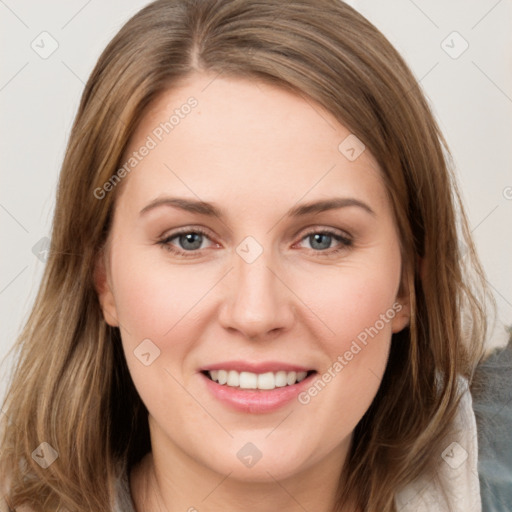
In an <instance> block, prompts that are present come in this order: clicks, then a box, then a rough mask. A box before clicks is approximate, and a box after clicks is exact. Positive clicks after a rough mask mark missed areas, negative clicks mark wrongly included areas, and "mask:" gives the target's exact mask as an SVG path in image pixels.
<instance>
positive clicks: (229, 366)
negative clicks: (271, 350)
mask: <svg viewBox="0 0 512 512" xmlns="http://www.w3.org/2000/svg"><path fill="white" fill-rule="evenodd" d="M212 370H235V371H237V372H251V373H266V372H278V371H280V370H282V371H285V372H308V371H312V370H313V368H308V367H306V366H301V365H297V364H290V363H282V362H279V361H262V362H259V363H256V362H249V361H224V362H222V363H215V364H209V365H207V366H203V367H202V368H200V369H199V371H201V372H204V371H212Z"/></svg>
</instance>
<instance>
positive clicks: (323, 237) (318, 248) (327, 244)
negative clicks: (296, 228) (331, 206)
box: [301, 229, 353, 256]
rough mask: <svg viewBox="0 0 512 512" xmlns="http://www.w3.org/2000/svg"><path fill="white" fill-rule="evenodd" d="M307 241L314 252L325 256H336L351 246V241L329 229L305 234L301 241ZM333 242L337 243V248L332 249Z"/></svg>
mask: <svg viewBox="0 0 512 512" xmlns="http://www.w3.org/2000/svg"><path fill="white" fill-rule="evenodd" d="M303 240H308V241H309V243H310V246H311V249H312V250H313V251H314V252H320V253H325V255H326V256H330V255H333V254H337V253H339V252H340V251H343V250H347V249H348V248H349V247H351V246H352V243H353V241H352V239H351V238H349V237H347V236H345V235H342V234H340V233H338V232H336V231H332V230H330V229H321V230H318V229H317V230H312V231H309V232H307V233H306V234H305V235H304V236H303V237H302V239H301V241H303ZM333 241H336V242H338V244H339V245H338V247H335V248H332V247H331V244H332V242H333Z"/></svg>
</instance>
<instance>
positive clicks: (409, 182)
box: [0, 0, 493, 512]
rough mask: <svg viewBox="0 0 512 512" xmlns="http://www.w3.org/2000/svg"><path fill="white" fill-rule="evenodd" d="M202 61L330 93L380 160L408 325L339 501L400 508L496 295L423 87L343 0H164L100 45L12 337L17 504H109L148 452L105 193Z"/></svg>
mask: <svg viewBox="0 0 512 512" xmlns="http://www.w3.org/2000/svg"><path fill="white" fill-rule="evenodd" d="M192 71H207V72H210V73H213V74H216V73H222V74H223V75H224V76H237V77H247V78H250V79H253V78H258V79H260V80H265V81H266V82H268V83H271V84H274V85H276V86H279V87H283V88H287V89H288V90H291V91H295V92H298V93H299V94H301V95H303V96H304V97H306V98H308V99H309V100H314V101H316V102H318V103H319V104H320V105H321V106H323V107H324V108H326V109H327V110H328V111H329V112H331V113H332V114H333V115H334V116H335V118H336V119H338V120H339V122H340V123H342V124H343V125H344V126H346V127H347V128H348V129H350V131H351V132H352V133H354V134H355V135H356V136H357V137H358V138H359V139H360V140H361V141H363V142H364V144H365V145H366V147H367V148H368V150H369V151H370V152H371V153H372V154H373V155H374V157H375V158H376V160H377V161H378V163H379V165H380V167H381V169H382V175H383V178H384V180H385V183H386V186H387V190H388V193H389V196H390V198H391V200H392V204H393V209H394V215H395V219H396V222H397V226H398V228H399V233H400V242H401V251H402V260H403V271H404V275H405V276H406V282H407V283H408V286H409V291H410V294H411V299H410V300H411V308H412V314H411V322H410V325H409V326H408V327H407V328H405V329H404V330H402V331H401V332H399V333H397V334H395V335H393V338H392V342H391V352H390V357H389V362H388V367H387V369H386V372H385V375H384V378H383V380H382V383H381V387H380V389H379V391H378V394H377V396H376V397H375V400H374V401H373V403H372V405H371V406H370V408H369V410H368V411H367V412H366V414H365V415H364V417H363V418H362V420H361V421H360V423H359V424H358V425H357V427H356V429H355V432H354V437H353V443H352V446H351V451H350V453H349V456H348V458H347V460H346V463H345V466H344V471H343V475H340V485H339V493H338V503H337V509H336V510H340V509H341V506H342V503H343V502H344V500H345V499H347V498H348V497H350V498H351V499H355V502H356V503H357V505H358V506H359V507H360V508H361V509H362V510H379V511H381V512H391V511H393V510H394V509H395V506H394V496H395V493H396V492H397V490H398V489H400V488H401V487H403V486H404V485H406V484H407V483H408V482H410V481H411V480H413V479H414V478H416V477H417V476H418V475H420V474H421V473H422V472H424V471H433V468H434V467H435V464H436V463H437V460H439V459H440V457H439V454H440V453H441V451H442V449H443V448H444V446H442V445H441V444H440V443H441V442H442V439H443V437H445V436H446V435H447V434H448V432H449V428H450V424H451V422H452V420H453V418H454V415H455V412H456V408H457V405H458V401H459V398H460V392H459V391H458V388H457V386H456V382H457V378H458V376H460V375H462V376H464V377H466V378H469V379H471V376H472V372H473V369H474V367H475V364H476V363H477V362H478V361H479V359H480V358H481V356H482V346H483V341H484V339H485V336H486V333H487V317H486V309H485V308H486V304H487V303H488V301H490V302H492V301H493V298H492V296H491V294H490V292H489V290H488V289H487V287H486V282H485V278H484V273H483V270H482V267H481V265H480V263H479V260H478V257H477V255H476V252H475V248H474V245H473V242H472V240H471V236H470V232H469V229H468V224H467V220H466V215H465V212H464V207H463V204H462V201H461V198H460V196H459V192H458V189H457V184H456V181H455V179H454V175H453V172H452V171H451V170H450V169H451V167H452V164H451V159H450V156H449V152H448V149H447V145H446V143H445V140H444V138H443V136H442V134H441V133H440V131H439V129H438V126H437V124H436V122H435V120H434V118H433V115H432V113H431V111H430V109H429V106H428V104H427V102H426V100H425V97H424V95H423V94H422V92H421V90H420V87H419V85H418V83H417V82H416V80H415V78H414V76H413V75H412V73H411V72H410V70H409V69H408V67H407V66H406V64H405V63H404V61H403V60H402V58H401V57H400V56H399V54H398V53H397V52H396V51H395V49H394V48H393V47H392V46H391V44H390V43H389V42H388V41H387V40H386V38H385V37H384V36H383V35H382V34H381V33H380V32H379V30H377V29H376V28H375V27H374V26H373V25H372V24H371V23H369V22H368V21H367V20H366V19H365V18H363V17H362V16H361V15H360V14H358V13H357V12H356V11H355V10H354V9H352V8H351V7H349V6H348V5H346V4H344V3H343V2H341V1H339V0H298V1H294V2H279V1H277V0H258V1H257V2H255V1H252V0H204V1H197V0H159V1H156V2H154V3H152V4H150V5H148V6H147V7H145V8H144V9H142V10H141V11H140V12H139V13H137V14H136V15H135V16H134V17H133V18H132V19H131V20H129V21H128V22H127V23H126V24H125V25H124V26H123V28H122V29H121V30H120V32H119V33H118V34H117V35H116V36H115V37H114V39H113V40H112V41H111V42H110V44H109V45H108V46H107V48H106V49H105V50H104V52H103V53H102V55H101V57H100V59H99V61H98V63H97V65H96V67H95V68H94V70H93V72H92V74H91V76H90V78H89V80H88V82H87V85H86V87H85V90H84V93H83V96H82V99H81V103H80V106H79V109H78V113H77V115H76V119H75V122H74V125H73V129H72V132H71V136H70V140H69V144H68V148H67V152H66V155H65V158H64V162H63V166H62V171H61V174H60V181H59V186H58V193H57V202H56V209H55V216H54V221H53V231H52V236H51V249H50V255H49V259H48V262H47V265H46V268H45V272H44V276H43V279H42V283H41V286H40V289H39V293H38V295H37V298H36V300H35V304H34V306H33V309H32V312H31V314H30V317H29V318H28V321H27V322H26V325H25V327H24V329H23V331H22V333H21V335H20V337H19V339H18V340H17V342H16V344H15V346H14V348H13V349H15V350H16V351H18V354H17V356H18V357H17V364H16V367H15V369H14V373H13V375H12V379H11V382H10V388H9V391H8V394H7V396H6V401H5V403H4V407H3V409H4V411H5V412H6V414H5V415H3V417H2V438H1V443H2V444H1V447H2V454H1V456H0V471H1V473H0V475H1V477H0V481H1V480H2V479H3V481H4V485H7V482H8V483H9V490H8V492H7V498H8V501H9V503H10V506H11V507H17V506H19V505H21V504H27V505H29V506H31V507H32V508H33V510H35V511H43V510H44V511H49V510H61V509H66V510H69V511H90V510H98V511H99V510H109V509H110V507H111V506H112V503H113V502H112V500H113V487H112V481H113V479H114V477H115V475H116V468H117V466H118V464H120V463H123V464H125V463H127V464H128V465H129V466H130V465H131V464H133V463H135V462H136V461H138V460H139V459H140V458H141V457H142V456H143V455H144V454H145V453H146V452H147V451H148V450H149V449H150V443H149V432H148V421H147V410H146V408H145V406H144V404H143V403H142V401H141V400H140V398H139V396H138V394H137V392H136V390H135V388H134V385H133V383H132V380H131V378H130V374H129V372H128V368H127V365H126V361H125V358H124V354H123V351H122V347H121V343H120V334H119V330H118V329H117V328H112V327H110V326H109V325H108V324H107V323H106V322H105V321H104V319H103V316H102V312H101V309H100V305H99V302H98V297H97V293H96V290H95V288H94V282H93V268H94V263H95V261H96V258H97V256H98V253H99V251H100V250H101V248H102V246H103V244H104V242H105V240H106V236H107V234H108V232H109V229H110V220H111V214H112V210H113V205H114V202H115V200H116V197H117V194H118V192H119V188H120V187H115V188H114V189H113V190H112V191H110V192H108V193H106V194H105V196H104V197H103V198H102V199H98V198H97V195H95V193H94V191H95V190H97V189H98V188H99V187H100V188H101V187H102V186H103V184H104V183H106V182H107V181H108V180H109V179H110V178H111V177H112V176H113V175H114V174H115V173H116V171H117V170H118V168H119V166H120V165H122V161H121V158H122V156H123V153H124V151H125V149H126V147H127V145H128V143H129V140H130V137H131V135H132V134H133V133H134V129H135V128H136V126H137V124H138V123H139V121H140V120H141V118H142V116H143V114H144V113H145V111H146V110H147V107H148V105H149V104H150V103H151V102H152V101H153V100H154V99H155V98H156V97H157V96H158V95H159V94H161V93H162V92H163V91H165V90H169V89H170V88H172V87H174V86H175V85H176V84H178V82H179V81H180V80H181V79H182V78H184V77H186V76H187V75H188V74H190V73H191V72H192ZM127 179H129V178H127ZM461 247H464V253H463V252H461ZM420 262H421V263H422V266H421V267H420ZM420 269H421V271H420ZM439 377H440V379H439ZM43 442H45V443H48V444H49V445H50V446H51V447H53V448H54V449H55V450H56V451H57V452H58V458H57V459H56V460H55V461H54V462H53V463H52V464H51V465H50V466H49V467H48V468H42V467H41V466H40V465H39V464H38V463H37V461H36V460H34V458H33V457H32V453H33V452H34V450H35V449H37V447H38V446H39V445H40V444H41V443H43Z"/></svg>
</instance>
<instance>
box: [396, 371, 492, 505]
mask: <svg viewBox="0 0 512 512" xmlns="http://www.w3.org/2000/svg"><path fill="white" fill-rule="evenodd" d="M459 389H460V392H461V399H460V402H459V407H458V409H457V415H456V417H455V419H454V423H453V429H452V434H451V436H450V437H449V438H448V439H447V440H446V443H445V444H446V446H445V447H444V448H443V450H442V452H441V453H440V454H439V464H438V471H437V473H436V475H422V476H421V477H420V478H418V479H417V480H415V481H414V482H411V483H410V484H409V485H408V486H406V487H405V488H404V489H402V490H401V491H400V492H398V493H397V495H396V498H395V501H396V505H397V508H398V510H400V511H401V512H434V511H435V512H481V511H482V506H481V497H480V484H479V479H478V442H477V429H476V421H475V414H474V412H473V400H472V397H471V393H470V390H469V385H468V381H467V380H466V379H464V378H462V377H460V378H459Z"/></svg>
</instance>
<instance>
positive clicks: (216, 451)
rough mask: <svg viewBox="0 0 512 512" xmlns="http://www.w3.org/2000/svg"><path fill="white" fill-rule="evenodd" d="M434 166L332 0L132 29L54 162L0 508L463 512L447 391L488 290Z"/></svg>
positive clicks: (418, 105)
mask: <svg viewBox="0 0 512 512" xmlns="http://www.w3.org/2000/svg"><path fill="white" fill-rule="evenodd" d="M445 150H446V144H445V142H444V139H443V137H442V135H441V134H440V132H439V129H438V127H437V125H436V123H435V121H434V119H433V116H432V114H431V112H430V110H429V108H428V105H427V103H426V101H425V98H424V97H423V95H422V93H421V91H420V90H419V87H418V85H417V83H416V81H415V79H414V77H413V76H412V74H411V72H410V71H409V70H408V68H407V66H406V65H405V63H404V62H403V60H402V59H401V58H400V56H399V55H398V54H397V52H396V51H395V50H394V49H393V48H392V47H391V45H390V43H389V42H388V41H387V40H386V39H385V38H384V36H383V35H382V34H381V33H380V32H379V31H378V30H377V29H376V28H375V27H373V26H372V25H371V24H370V23H369V22H368V21H367V20H365V19H364V18H363V17H362V16H361V15H359V14H358V13H357V12H355V11H354V10H353V9H352V8H350V7H349V6H347V5H345V4H344V3H342V2H338V1H337V0H336V1H331V0H322V1H315V2H314V1H312V0H310V1H306V0H302V1H299V2H293V3H290V4H288V3H280V2H276V1H270V0H265V1H261V2H257V3H256V2H248V1H241V0H235V1H225V0H224V1H205V2H195V1H191V0H189V1H161V0H160V1H157V2H155V3H153V4H151V5H149V6H148V7H146V8H145V9H143V10H142V11H140V12H139V13H138V14H137V15H135V16H134V17H133V18H132V19H131V20H130V21H129V22H128V23H127V24H126V25H125V26H124V27H123V28H122V29H121V31H120V32H119V33H118V34H117V35H116V37H115V38H114V39H113V41H112V42H111V43H110V44H109V45H108V47H107V48H106V50H105V51H104V53H103V54H102V56H101V57H100V59H99V61H98V64H97V66H96V68H95V69H94V71H93V73H92V75H91V77H90V79H89V81H88V83H87V85H86V89H85V91H84V94H83V97H82V101H81V104H80V108H79V111H78V114H77V116H76V120H75V124H74V127H73V130H72V134H71V137H70V141H69V145H68V150H67V153H66V156H65V160H64V163H63V168H62V172H61V177H60V183H59V189H58V197H57V205H56V211H55V218H54V226H53V234H52V247H51V254H50V257H49V260H48V265H47V268H46V270H45V275H44V278H43V282H42V284H41V289H40V292H39V295H38V297H37V299H36V303H35V305H34V309H33V312H32V314H31V316H30V318H29V320H28V322H27V325H26V327H25V330H24V332H23V333H22V335H21V337H20V339H19V340H18V344H17V347H18V348H19V349H20V351H21V352H20V360H19V364H18V367H17V369H16V372H15V375H14V377H13V380H12V384H11V388H10V391H9V393H8V396H7V401H6V404H5V406H4V409H5V410H7V411H8V414H9V419H10V421H4V425H3V427H4V429H3V435H4V437H3V443H2V449H3V453H2V456H1V460H0V462H1V464H2V466H1V468H2V469H1V475H2V478H3V479H4V483H3V487H4V489H5V490H4V493H5V502H6V504H7V503H8V504H9V506H10V507H11V508H17V509H19V510H22V507H24V506H26V507H28V509H29V510H35V511H38V510H45V511H47V510H62V509H66V510H73V511H74V510H76V511H79V510H80V511H81V510H84V511H85V510H112V509H114V510H129V509H131V510H133V509H135V510H137V511H139V512H140V511H142V510H168V511H169V512H172V511H175V510H219V509H221V508H222V510H230V509H236V510H239V509H240V508H241V507H243V508H244V510H273V509H280V510H290V511H291V510H304V509H305V510H315V511H319V512H323V511H325V512H327V511H329V512H331V511H343V512H348V511H363V510H371V511H374V510H379V511H384V512H388V511H389V512H390V511H397V510H402V511H406V510H411V511H412V510H415V511H418V510H429V511H430V510H436V511H439V510H450V511H454V510H460V511H465V512H466V511H468V510H475V511H477V510H480V504H479V486H478V478H477V477H476V429H475V418H474V414H473V412H472V410H471V396H470V394H469V392H468V391H467V384H468V381H470V380H471V378H472V374H473V371H474V368H475V365H476V364H477V362H478V361H479V360H480V358H481V355H482V342H483V340H484V339H485V333H486V326H487V324H486V312H485V306H486V302H487V299H489V300H490V301H491V302H492V298H491V296H490V294H489V292H488V290H487V288H486V286H485V278H484V274H483V271H482V268H481V266H480V263H479V261H478V258H477V256H476V253H475V250H474V245H473V243H472V240H471V237H470V233H469V230H468V225H467V220H466V216H465V213H464V208H463V205H462V204H461V201H460V198H459V194H458V189H457V185H456V183H455V180H454V178H453V175H452V173H451V171H450V169H449V167H448V165H447V161H446V159H447V157H446V155H448V153H447V150H446V152H445ZM458 220H459V229H458V225H457V221H458ZM459 240H461V241H462V242H463V243H464V244H465V245H466V246H467V247H468V256H467V257H466V258H465V260H464V261H462V259H461V257H460V252H459V242H458V241H459ZM197 242H200V243H199V245H196V244H197ZM322 242H324V243H325V242H327V243H326V246H323V245H322ZM189 244H192V246H190V245H189ZM464 262H470V263H471V264H470V265H468V266H466V264H465V263H464Z"/></svg>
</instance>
